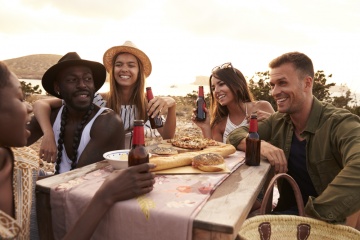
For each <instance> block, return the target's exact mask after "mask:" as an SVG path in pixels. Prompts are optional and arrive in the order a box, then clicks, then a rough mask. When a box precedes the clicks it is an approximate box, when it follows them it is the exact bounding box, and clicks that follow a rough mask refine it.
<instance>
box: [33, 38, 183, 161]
mask: <svg viewBox="0 0 360 240" xmlns="http://www.w3.org/2000/svg"><path fill="white" fill-rule="evenodd" d="M103 62H104V65H105V67H106V70H107V72H108V74H109V80H110V91H109V92H107V93H104V94H96V95H95V98H94V103H95V104H96V105H99V106H104V105H106V107H109V108H111V109H113V110H114V111H115V112H117V113H118V114H120V116H121V118H122V120H123V123H124V130H125V133H126V134H125V148H131V139H132V129H133V122H134V119H142V120H144V121H145V122H146V121H147V120H148V118H149V116H156V115H158V114H159V115H160V114H164V113H166V112H167V118H166V122H164V125H163V127H162V128H158V129H157V131H158V133H160V135H161V136H162V138H163V139H170V138H173V137H174V134H175V130H176V103H175V100H174V99H173V98H171V97H155V98H154V99H152V100H151V101H150V102H149V103H148V102H147V100H146V97H145V81H146V77H148V76H149V75H150V74H151V70H152V66H151V61H150V59H149V57H148V56H147V55H146V54H145V53H144V52H143V51H141V50H140V49H138V48H137V47H136V46H135V45H134V44H133V43H132V42H130V41H126V42H125V43H124V44H123V45H120V46H114V47H111V48H109V49H108V50H107V51H106V52H105V53H104V56H103ZM61 104H62V103H61V101H59V100H58V99H44V100H38V101H36V102H35V103H34V113H35V116H39V115H41V114H47V112H49V111H48V110H49V108H50V107H51V108H54V107H59V106H60V105H61ZM146 125H147V124H146ZM148 125H150V124H148ZM147 132H149V131H147ZM150 132H151V133H155V136H156V132H155V131H153V130H151V131H150ZM50 134H51V132H50ZM40 154H41V155H44V156H48V157H47V158H45V159H44V160H46V161H47V162H50V161H51V159H53V156H55V155H56V144H55V142H54V136H49V135H44V138H43V141H42V143H41V146H40Z"/></svg>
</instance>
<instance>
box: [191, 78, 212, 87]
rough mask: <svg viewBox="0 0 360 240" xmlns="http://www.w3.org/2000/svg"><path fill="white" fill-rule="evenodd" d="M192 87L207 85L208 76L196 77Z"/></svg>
mask: <svg viewBox="0 0 360 240" xmlns="http://www.w3.org/2000/svg"><path fill="white" fill-rule="evenodd" d="M193 84H194V85H205V86H207V85H208V84H209V77H208V76H196V79H195V82H194V83H193Z"/></svg>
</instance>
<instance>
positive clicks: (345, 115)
mask: <svg viewBox="0 0 360 240" xmlns="http://www.w3.org/2000/svg"><path fill="white" fill-rule="evenodd" d="M269 67H270V85H271V93H272V96H273V97H274V99H275V100H276V103H277V107H278V111H277V112H276V113H274V114H272V115H271V116H270V117H269V118H267V119H265V120H263V121H261V122H259V130H258V132H259V135H260V138H261V140H262V142H261V155H262V156H263V157H265V158H267V159H268V161H269V162H270V164H271V165H272V166H274V168H275V171H276V172H279V173H280V172H286V173H288V174H289V175H291V176H292V177H293V178H294V179H295V181H296V182H297V183H298V185H299V187H300V190H301V193H302V197H303V200H304V204H305V213H306V214H307V215H308V216H310V217H313V218H317V219H321V220H324V221H327V222H334V223H343V222H344V221H345V219H346V217H348V216H349V215H351V214H352V213H355V212H356V211H359V210H360V118H359V117H358V116H356V115H354V114H352V113H350V112H349V111H347V110H345V109H340V108H335V107H334V106H332V105H331V104H327V103H324V102H320V101H319V100H318V99H316V98H315V97H314V96H313V94H312V90H313V79H314V68H313V64H312V61H311V59H310V58H309V57H308V56H306V55H305V54H303V53H299V52H290V53H286V54H283V55H281V56H279V57H278V58H275V59H274V60H272V61H271V62H270V63H269ZM247 133H248V128H247V127H242V128H239V129H236V130H234V131H233V132H232V133H231V134H230V135H229V137H228V142H230V143H231V144H232V145H234V146H235V147H236V148H237V149H238V150H242V151H245V149H246V143H245V138H246V136H247ZM279 184H280V186H279V192H280V198H279V202H278V205H277V207H276V208H275V209H274V212H281V213H282V214H296V213H297V207H296V202H295V199H294V197H293V193H292V190H291V188H290V186H289V185H288V183H287V182H285V181H284V182H282V183H281V182H280V183H279Z"/></svg>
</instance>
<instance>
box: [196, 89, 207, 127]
mask: <svg viewBox="0 0 360 240" xmlns="http://www.w3.org/2000/svg"><path fill="white" fill-rule="evenodd" d="M205 107H206V102H205V99H204V87H203V86H199V92H198V98H197V99H196V120H197V121H205V119H206V112H205Z"/></svg>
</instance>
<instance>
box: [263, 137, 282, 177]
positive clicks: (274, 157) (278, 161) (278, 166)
mask: <svg viewBox="0 0 360 240" xmlns="http://www.w3.org/2000/svg"><path fill="white" fill-rule="evenodd" d="M260 153H261V155H262V156H264V157H265V158H267V160H268V161H269V162H270V164H271V166H274V167H275V172H276V173H286V172H287V171H288V169H287V161H286V157H285V154H284V151H283V150H282V149H280V148H277V147H275V146H273V145H271V144H270V143H268V142H265V141H261V150H260Z"/></svg>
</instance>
